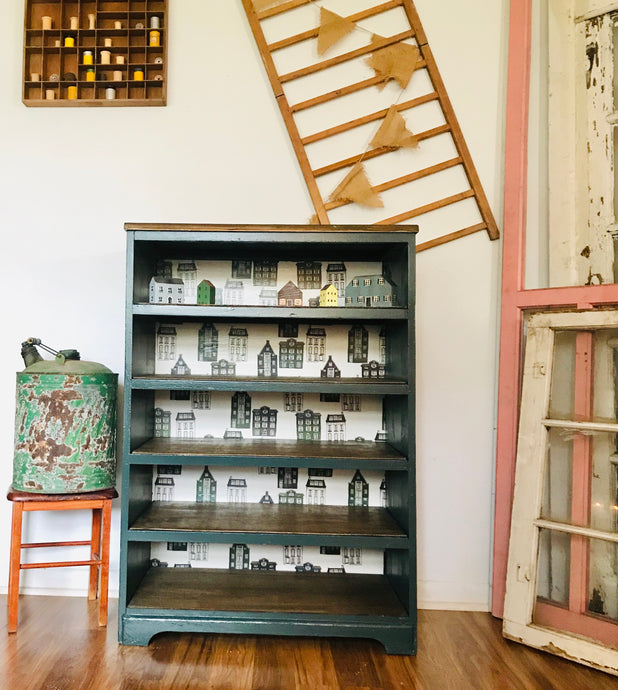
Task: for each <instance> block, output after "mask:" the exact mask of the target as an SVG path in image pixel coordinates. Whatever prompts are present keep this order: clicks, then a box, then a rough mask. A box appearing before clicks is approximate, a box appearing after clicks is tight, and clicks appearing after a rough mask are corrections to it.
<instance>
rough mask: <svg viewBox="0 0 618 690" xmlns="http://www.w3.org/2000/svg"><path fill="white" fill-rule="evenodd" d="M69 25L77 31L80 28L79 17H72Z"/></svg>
mask: <svg viewBox="0 0 618 690" xmlns="http://www.w3.org/2000/svg"><path fill="white" fill-rule="evenodd" d="M69 26H70V27H71V29H72V30H73V31H77V29H79V19H78V18H77V17H71V18H70V19H69Z"/></svg>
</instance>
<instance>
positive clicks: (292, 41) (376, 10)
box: [268, 0, 401, 53]
mask: <svg viewBox="0 0 618 690" xmlns="http://www.w3.org/2000/svg"><path fill="white" fill-rule="evenodd" d="M395 7H401V0H390V1H389V2H384V3H382V4H381V5H376V6H375V7H369V8H368V9H366V10H362V11H361V12H356V14H350V15H349V16H347V17H345V18H346V19H347V20H348V21H350V22H358V21H361V20H362V19H367V18H369V17H375V16H376V15H377V14H382V13H383V12H388V10H392V9H394V8H395ZM319 31H320V27H319V26H316V27H315V29H309V31H303V32H302V33H300V34H296V35H295V36H288V38H282V39H281V40H280V41H275V42H274V43H269V45H268V49H269V50H270V52H271V53H274V52H275V50H281V48H289V46H293V45H296V44H297V43H302V42H303V41H308V40H309V39H311V38H316V36H317V35H318V33H319Z"/></svg>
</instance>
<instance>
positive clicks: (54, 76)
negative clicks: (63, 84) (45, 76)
mask: <svg viewBox="0 0 618 690" xmlns="http://www.w3.org/2000/svg"><path fill="white" fill-rule="evenodd" d="M49 81H60V75H59V74H58V73H57V72H52V73H51V74H50V75H49Z"/></svg>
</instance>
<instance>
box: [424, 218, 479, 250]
mask: <svg viewBox="0 0 618 690" xmlns="http://www.w3.org/2000/svg"><path fill="white" fill-rule="evenodd" d="M487 229H488V227H487V223H477V224H476V225H470V226H469V227H467V228H463V230H457V231H455V232H449V233H448V234H447V235H442V237H436V238H435V239H433V240H427V242H421V243H420V244H417V245H416V251H417V253H418V252H424V251H425V250H426V249H431V248H432V247H438V246H439V245H441V244H446V243H447V242H452V241H453V240H458V239H460V238H462V237H466V236H467V235H472V234H473V233H475V232H479V231H480V230H487Z"/></svg>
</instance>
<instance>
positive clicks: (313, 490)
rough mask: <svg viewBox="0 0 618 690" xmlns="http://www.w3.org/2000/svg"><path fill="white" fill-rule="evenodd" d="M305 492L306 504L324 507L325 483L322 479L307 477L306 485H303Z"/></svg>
mask: <svg viewBox="0 0 618 690" xmlns="http://www.w3.org/2000/svg"><path fill="white" fill-rule="evenodd" d="M305 491H306V495H307V503H308V504H309V505H314V506H318V505H324V498H325V494H326V482H325V481H324V480H323V479H318V478H316V477H309V479H307V483H306V484H305Z"/></svg>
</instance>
